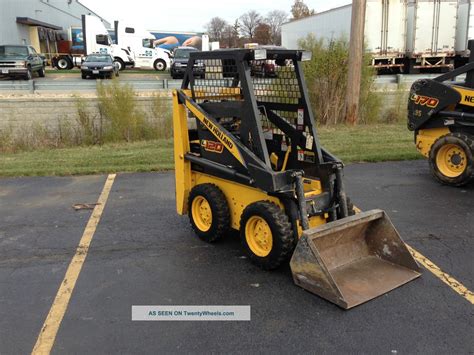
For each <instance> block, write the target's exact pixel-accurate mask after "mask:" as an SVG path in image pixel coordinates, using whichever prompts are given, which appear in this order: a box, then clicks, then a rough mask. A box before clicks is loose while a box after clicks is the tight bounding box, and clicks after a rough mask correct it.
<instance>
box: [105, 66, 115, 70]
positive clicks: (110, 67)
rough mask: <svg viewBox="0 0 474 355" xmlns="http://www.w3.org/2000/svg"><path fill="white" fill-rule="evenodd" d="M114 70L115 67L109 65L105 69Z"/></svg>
mask: <svg viewBox="0 0 474 355" xmlns="http://www.w3.org/2000/svg"><path fill="white" fill-rule="evenodd" d="M113 68H114V67H113V66H111V65H108V66H106V67H104V70H112V69H113Z"/></svg>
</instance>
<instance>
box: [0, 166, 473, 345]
mask: <svg viewBox="0 0 474 355" xmlns="http://www.w3.org/2000/svg"><path fill="white" fill-rule="evenodd" d="M173 178H174V177H173V174H172V173H140V174H119V175H118V176H117V178H116V180H115V183H114V185H113V187H112V190H111V193H110V196H109V199H108V202H107V205H106V207H105V211H104V213H103V215H102V219H101V221H100V223H99V226H98V228H97V231H96V233H95V235H94V239H93V241H92V244H91V248H90V250H89V254H88V256H87V259H86V261H85V264H84V266H83V269H82V272H81V274H80V276H79V279H78V281H77V284H76V288H75V290H74V293H73V295H72V298H71V301H70V303H69V306H68V308H67V311H66V313H65V316H64V319H63V321H62V324H61V326H60V329H59V332H58V334H57V338H56V341H55V343H54V347H53V353H58V354H59V353H86V352H87V353H100V354H112V353H137V352H140V353H176V352H194V353H204V352H206V353H208V352H225V353H229V352H239V353H255V352H265V353H269V352H275V353H290V352H294V353H309V352H312V353H392V354H393V353H410V354H411V353H450V354H469V353H471V354H472V353H473V352H474V338H473V336H472V334H473V326H474V322H473V315H474V314H473V306H472V304H471V303H469V302H468V301H467V300H466V299H464V298H462V297H461V296H459V295H458V294H457V293H455V292H454V291H453V290H452V289H451V288H449V287H448V286H447V285H445V284H444V283H442V282H441V281H440V280H439V279H437V278H436V277H435V276H434V275H433V274H431V273H430V272H428V271H427V270H424V273H423V276H422V277H421V278H419V279H417V280H415V281H413V282H410V283H409V284H407V285H405V286H403V287H400V288H398V289H396V290H394V291H392V292H390V293H388V294H386V295H384V296H382V297H379V298H377V299H375V300H372V301H371V302H368V303H366V304H364V305H362V306H359V307H356V308H354V309H352V310H349V311H343V310H341V309H339V308H338V307H336V306H334V305H333V304H331V303H328V302H326V301H324V300H322V299H320V298H318V297H317V296H314V295H312V294H310V293H308V292H306V291H304V290H303V289H301V288H298V287H296V286H294V285H293V281H292V279H291V273H290V270H289V268H288V267H283V268H281V269H279V270H277V271H274V272H265V271H261V270H259V269H257V268H256V267H254V266H253V265H252V264H251V263H250V262H249V261H248V260H246V259H245V258H243V257H242V252H241V250H240V245H239V241H238V236H237V235H236V234H230V235H229V236H228V237H227V238H226V239H225V240H223V241H222V242H220V243H218V244H215V245H207V244H205V243H203V242H201V241H200V240H198V239H197V238H196V237H195V236H194V235H193V233H192V231H191V228H190V227H189V224H188V220H187V218H186V217H181V216H178V215H177V214H176V213H175V201H174V182H173ZM105 179H106V176H84V177H61V178H60V177H36V178H15V179H10V178H9V179H0V354H19V353H29V352H31V350H32V349H33V346H34V344H35V342H36V339H37V336H38V333H39V331H40V329H41V327H42V325H43V322H44V320H45V318H46V316H47V314H48V312H49V309H50V307H51V304H52V302H53V299H54V297H55V295H56V292H57V290H58V287H59V285H60V283H61V281H62V279H63V277H64V274H65V271H66V268H67V266H68V264H69V262H70V261H71V258H72V256H73V255H74V252H75V249H76V247H77V245H78V243H79V240H80V238H81V236H82V233H83V231H84V228H85V225H86V223H87V221H88V219H89V217H90V214H91V211H88V210H82V211H75V210H74V209H73V208H72V205H73V204H75V203H94V202H96V201H97V198H98V196H99V194H100V192H101V190H102V187H103V185H104V181H105ZM346 186H347V189H348V192H349V194H350V196H351V198H352V200H353V201H354V202H355V203H356V204H357V205H358V207H360V208H361V209H364V210H367V209H372V208H382V209H384V210H386V211H387V213H388V214H389V215H390V217H391V218H392V221H393V223H394V225H395V226H396V227H397V229H398V230H399V232H400V234H401V235H402V237H403V238H404V240H405V241H406V242H407V243H408V244H410V245H411V246H412V247H414V248H415V249H417V250H418V251H419V252H421V253H422V254H423V255H425V256H426V257H428V258H429V259H430V260H432V261H433V262H434V263H436V264H437V265H438V266H439V267H440V268H441V269H442V270H443V271H444V272H446V273H448V274H450V275H451V276H453V277H454V278H455V279H457V280H459V281H460V282H462V283H463V284H464V285H465V286H466V287H467V288H468V289H469V290H471V291H472V290H474V277H473V271H474V262H473V260H474V259H473V257H472V255H473V252H474V242H473V238H474V216H473V214H474V186H473V185H470V186H467V187H465V188H450V187H447V186H441V185H439V184H438V183H437V182H435V181H434V180H433V179H432V178H431V176H430V175H429V171H428V164H427V162H426V161H423V160H420V161H412V162H389V163H378V164H353V165H349V166H347V167H346ZM186 304H195V305H222V304H225V305H250V306H251V308H252V320H251V321H250V322H132V321H131V306H132V305H186Z"/></svg>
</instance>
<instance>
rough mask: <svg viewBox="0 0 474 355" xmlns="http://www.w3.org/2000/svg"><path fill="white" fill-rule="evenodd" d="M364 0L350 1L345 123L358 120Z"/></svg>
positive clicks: (362, 55)
mask: <svg viewBox="0 0 474 355" xmlns="http://www.w3.org/2000/svg"><path fill="white" fill-rule="evenodd" d="M365 8H366V0H353V1H352V18H351V36H350V43H349V61H348V66H349V68H348V74H347V90H346V116H345V121H346V123H349V124H352V125H355V124H356V123H357V122H358V120H359V99H360V84H361V77H362V65H364V63H363V57H364V25H365Z"/></svg>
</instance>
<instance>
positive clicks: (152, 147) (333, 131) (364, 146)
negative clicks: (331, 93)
mask: <svg viewBox="0 0 474 355" xmlns="http://www.w3.org/2000/svg"><path fill="white" fill-rule="evenodd" d="M319 132H320V139H321V142H322V144H323V146H324V147H325V148H326V149H328V150H329V151H330V152H331V153H333V154H334V155H336V156H338V157H339V158H340V159H342V161H344V162H346V163H349V162H364V161H365V162H377V161H387V160H408V159H419V158H420V157H421V156H420V155H419V154H418V152H417V151H416V149H415V145H414V144H413V134H412V133H411V132H409V131H408V130H407V129H406V126H405V124H390V125H389V124H381V125H360V126H357V127H347V126H336V127H333V128H321V129H320V130H319ZM168 169H173V142H172V140H154V141H145V142H138V143H128V144H127V143H120V144H106V145H104V146H102V147H97V146H94V147H77V148H65V149H49V150H39V151H32V152H21V153H3V154H1V155H0V176H34V175H76V174H79V175H82V174H97V173H111V172H139V171H140V172H141V171H160V170H168Z"/></svg>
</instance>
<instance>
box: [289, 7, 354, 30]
mask: <svg viewBox="0 0 474 355" xmlns="http://www.w3.org/2000/svg"><path fill="white" fill-rule="evenodd" d="M351 6H352V4H347V5H342V6H338V7H334V8H332V9H329V10H326V11H321V12H316V13H315V14H314V15H310V16H306V17H302V18H299V19H296V20H290V21H288V22H285V23H283V24H282V26H285V25H288V24H290V23H293V22H298V21H303V20H307V19H309V18H312V17H317V16H319V15H321V14H325V13H327V12H331V11H335V10H339V9H342V8H344V7H351Z"/></svg>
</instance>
